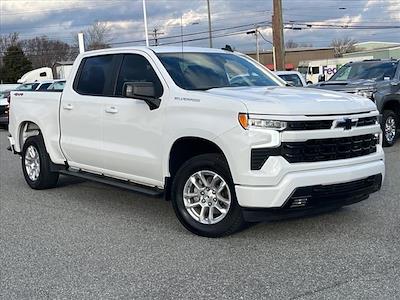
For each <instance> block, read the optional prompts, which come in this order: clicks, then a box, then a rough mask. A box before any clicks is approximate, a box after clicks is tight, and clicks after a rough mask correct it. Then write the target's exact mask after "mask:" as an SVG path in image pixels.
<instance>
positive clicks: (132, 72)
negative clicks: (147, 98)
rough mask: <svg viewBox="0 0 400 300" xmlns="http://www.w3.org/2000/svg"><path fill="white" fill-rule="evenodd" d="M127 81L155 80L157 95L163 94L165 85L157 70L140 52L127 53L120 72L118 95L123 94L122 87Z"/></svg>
mask: <svg viewBox="0 0 400 300" xmlns="http://www.w3.org/2000/svg"><path fill="white" fill-rule="evenodd" d="M125 82H153V83H154V87H155V90H156V97H157V98H160V97H161V96H162V94H163V87H162V84H161V82H160V80H159V79H158V76H157V74H156V72H155V71H154V69H153V67H152V66H151V65H150V63H149V62H148V60H147V59H146V58H144V57H143V56H141V55H138V54H126V55H125V56H124V60H123V62H122V66H121V71H120V72H119V76H118V81H117V88H116V91H115V95H116V96H122V89H123V86H124V83H125Z"/></svg>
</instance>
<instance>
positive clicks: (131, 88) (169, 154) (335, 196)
mask: <svg viewBox="0 0 400 300" xmlns="http://www.w3.org/2000/svg"><path fill="white" fill-rule="evenodd" d="M10 106H11V109H10V126H9V131H10V136H9V142H10V144H11V149H12V151H14V153H17V154H19V155H21V157H22V170H23V174H24V176H25V179H26V181H27V183H28V184H29V186H31V187H32V188H33V189H46V188H52V187H55V186H56V184H57V180H58V177H59V174H64V175H72V176H78V177H81V178H85V179H90V180H95V181H98V182H102V183H106V184H110V185H114V186H119V187H123V188H129V189H131V190H134V191H137V192H143V193H146V194H149V195H154V196H156V195H165V197H166V198H167V199H170V200H171V201H172V204H173V208H174V210H175V212H176V215H177V217H178V219H179V220H180V222H181V223H182V224H183V225H184V226H185V227H186V228H187V229H188V230H190V231H192V232H193V233H195V234H198V235H202V236H208V237H219V236H223V235H227V234H230V233H233V232H235V231H237V230H239V229H240V228H242V226H243V225H244V224H246V222H259V221H262V220H268V219H272V218H276V217H277V216H278V218H280V217H281V216H287V215H289V216H296V215H298V214H304V213H307V212H316V211H324V210H327V209H334V208H338V207H341V206H344V205H348V204H352V203H355V202H358V201H361V200H364V199H366V198H368V196H369V194H371V193H373V192H376V191H378V190H379V189H380V187H381V183H382V180H383V177H384V173H385V167H384V153H383V150H382V138H381V129H380V126H379V120H378V117H379V114H378V111H377V110H376V106H375V104H374V103H373V102H372V101H370V100H369V99H366V98H362V97H360V96H355V95H349V94H342V93H336V92H329V91H321V90H313V89H303V88H294V87H286V86H285V84H284V83H283V81H281V80H280V79H279V78H278V77H277V76H275V75H273V74H272V73H271V72H269V71H268V70H267V69H266V68H264V67H263V66H262V65H260V64H258V63H257V62H255V61H254V60H252V59H250V58H249V57H247V56H245V55H242V54H239V53H233V52H229V51H225V50H216V49H204V48H184V49H183V51H182V48H172V47H155V48H146V47H134V48H118V49H106V50H99V51H92V52H86V53H83V54H81V55H79V56H78V58H77V59H76V61H75V63H74V65H73V68H72V71H71V75H70V78H69V79H68V80H67V84H66V86H65V88H64V91H63V92H62V93H61V92H54V93H49V92H25V91H18V92H13V93H12V95H11V99H10Z"/></svg>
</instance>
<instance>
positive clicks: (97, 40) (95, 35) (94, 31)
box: [83, 21, 111, 50]
mask: <svg viewBox="0 0 400 300" xmlns="http://www.w3.org/2000/svg"><path fill="white" fill-rule="evenodd" d="M110 31H111V28H110V27H109V26H108V25H107V23H104V22H99V21H96V22H94V23H93V24H92V26H90V27H89V28H88V29H87V30H85V31H84V33H83V34H84V38H85V45H86V48H87V49H88V50H96V49H103V48H110V42H111V38H109V34H110Z"/></svg>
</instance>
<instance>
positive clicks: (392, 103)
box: [382, 98, 400, 118]
mask: <svg viewBox="0 0 400 300" xmlns="http://www.w3.org/2000/svg"><path fill="white" fill-rule="evenodd" d="M384 110H392V111H394V112H395V113H396V114H397V116H398V117H399V118H400V99H393V98H390V99H387V100H386V101H385V103H384V104H383V106H382V112H383V111H384Z"/></svg>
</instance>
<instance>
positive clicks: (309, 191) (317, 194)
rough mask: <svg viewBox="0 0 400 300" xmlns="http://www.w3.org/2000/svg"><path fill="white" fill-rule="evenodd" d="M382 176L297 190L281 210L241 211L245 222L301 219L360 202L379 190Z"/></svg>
mask: <svg viewBox="0 0 400 300" xmlns="http://www.w3.org/2000/svg"><path fill="white" fill-rule="evenodd" d="M381 185H382V174H377V175H374V176H370V177H367V178H364V179H361V180H355V181H351V182H347V183H341V184H333V185H315V186H309V187H302V188H297V189H296V190H295V191H294V192H293V193H292V195H291V196H290V197H289V198H288V199H287V200H286V202H285V204H284V205H283V206H282V207H281V208H242V212H243V216H244V218H245V220H246V221H248V222H260V221H266V220H269V221H270V220H276V219H282V218H291V217H299V216H305V215H309V214H315V213H320V212H324V211H329V210H332V209H336V208H339V207H342V206H345V205H350V204H353V203H357V202H360V201H362V200H365V199H367V198H368V197H369V195H370V194H371V193H374V192H377V191H379V190H380V188H381Z"/></svg>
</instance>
